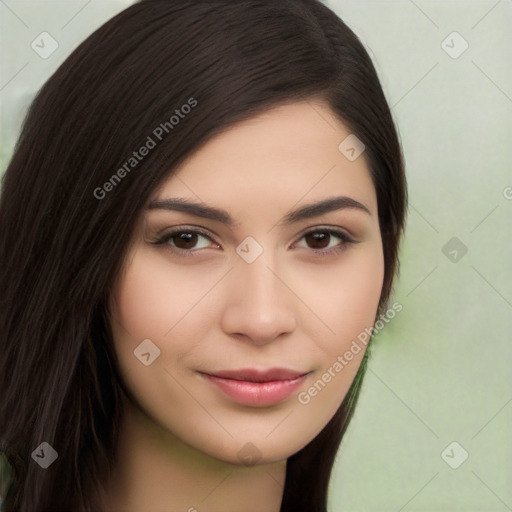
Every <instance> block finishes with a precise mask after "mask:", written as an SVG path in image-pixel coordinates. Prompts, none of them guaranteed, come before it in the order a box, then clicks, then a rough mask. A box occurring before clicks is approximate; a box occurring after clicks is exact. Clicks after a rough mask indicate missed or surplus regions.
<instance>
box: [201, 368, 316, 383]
mask: <svg viewBox="0 0 512 512" xmlns="http://www.w3.org/2000/svg"><path fill="white" fill-rule="evenodd" d="M306 373H307V372H298V371H295V370H288V369H286V368H271V369H268V370H257V369H253V368H247V369H243V370H225V371H220V372H215V373H210V374H209V375H211V376H212V377H220V378H221V379H232V380H242V381H246V382H272V381H282V380H294V379H297V378H298V377H302V376H303V375H305V374H306Z"/></svg>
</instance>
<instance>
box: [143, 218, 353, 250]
mask: <svg viewBox="0 0 512 512" xmlns="http://www.w3.org/2000/svg"><path fill="white" fill-rule="evenodd" d="M162 231H165V232H164V234H160V233H162ZM346 231H348V230H346V229H345V228H341V227H340V226H325V225H324V226H322V225H313V226H310V227H309V228H306V229H305V230H304V231H303V232H302V233H301V234H300V236H299V237H298V238H297V239H296V241H295V242H293V244H292V247H293V246H294V245H295V244H297V243H298V242H300V240H302V239H303V238H304V237H305V236H307V235H309V234H311V233H318V232H324V233H328V234H329V235H334V236H335V237H336V238H339V239H340V240H342V242H343V243H341V244H339V245H336V246H334V247H330V248H329V249H313V248H307V247H306V248H302V249H309V251H310V252H312V253H313V254H315V255H317V256H320V255H325V256H327V255H330V254H332V253H335V252H338V251H340V250H343V249H344V248H345V246H346V245H347V244H355V243H359V242H358V241H357V240H355V239H354V238H353V237H352V236H351V235H349V234H348V233H347V232H346ZM183 232H190V233H195V234H199V235H201V236H204V237H205V238H208V239H209V240H210V241H211V242H212V243H214V244H216V245H218V246H220V245H221V244H219V243H218V242H217V241H216V240H215V238H214V237H213V236H212V233H211V232H210V231H209V230H207V229H205V228H202V227H200V226H194V225H178V226H174V227H172V228H171V229H169V230H168V231H166V230H160V231H159V232H158V233H157V234H156V235H155V237H156V240H155V241H152V242H150V243H151V244H152V245H165V244H166V243H167V242H168V241H169V240H170V239H171V238H172V237H173V236H175V235H176V234H179V233H183ZM169 249H170V250H171V251H173V252H174V253H177V254H179V255H183V256H196V254H195V253H197V252H198V251H201V249H188V250H187V249H180V248H179V247H172V246H170V247H169Z"/></svg>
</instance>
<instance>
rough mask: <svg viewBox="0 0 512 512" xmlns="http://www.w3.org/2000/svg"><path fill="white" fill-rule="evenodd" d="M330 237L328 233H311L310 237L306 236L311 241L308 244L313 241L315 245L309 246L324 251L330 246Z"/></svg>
mask: <svg viewBox="0 0 512 512" xmlns="http://www.w3.org/2000/svg"><path fill="white" fill-rule="evenodd" d="M329 236H330V235H329V234H326V233H311V234H309V235H306V237H308V238H310V240H308V243H309V242H310V241H311V239H312V242H313V243H312V244H311V243H309V245H310V246H311V247H312V248H313V249H324V248H325V247H327V246H328V245H329ZM325 242H327V243H325Z"/></svg>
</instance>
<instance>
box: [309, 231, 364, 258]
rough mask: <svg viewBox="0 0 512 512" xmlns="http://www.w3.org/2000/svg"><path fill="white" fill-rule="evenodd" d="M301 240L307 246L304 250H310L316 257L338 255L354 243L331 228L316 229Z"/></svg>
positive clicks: (343, 233) (345, 235)
mask: <svg viewBox="0 0 512 512" xmlns="http://www.w3.org/2000/svg"><path fill="white" fill-rule="evenodd" d="M303 239H304V240H305V242H306V244H307V246H306V248H307V249H312V250H313V253H314V254H315V255H316V256H324V255H330V254H334V253H338V252H340V251H342V250H344V249H345V248H346V245H347V244H354V243H356V241H355V240H354V239H352V238H351V237H350V236H348V235H347V234H346V233H345V232H343V231H339V230H336V229H332V228H316V229H314V230H311V231H308V232H307V233H305V234H304V235H302V238H301V239H300V240H303ZM336 239H338V241H336Z"/></svg>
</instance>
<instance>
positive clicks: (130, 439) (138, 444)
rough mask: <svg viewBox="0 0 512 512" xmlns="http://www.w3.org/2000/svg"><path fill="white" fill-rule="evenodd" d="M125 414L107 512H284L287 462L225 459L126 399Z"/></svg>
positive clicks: (107, 493)
mask: <svg viewBox="0 0 512 512" xmlns="http://www.w3.org/2000/svg"><path fill="white" fill-rule="evenodd" d="M123 414H124V417H123V422H122V427H121V431H120V433H119V441H118V447H117V459H116V470H115V475H114V476H113V478H112V479H111V481H110V482H108V483H107V484H106V485H105V488H104V498H103V501H104V510H105V512H109V511H113V510H115V511H119V512H121V511H122V512H142V511H149V510H151V511H154V512H175V511H176V512H177V511H180V512H181V511H183V512H206V511H207V512H233V511H234V510H236V511H237V512H261V511H262V510H265V511H266V512H279V510H280V506H281V500H282V496H283V489H284V481H285V475H286V461H280V462H276V463H272V464H264V465H255V466H250V467H248V466H243V465H236V464H231V463H228V462H224V461H221V460H218V459H214V458H212V457H210V456H209V455H207V454H204V453H202V452H200V451H198V450H197V449H195V448H193V447H191V446H189V445H187V444H185V443H183V442H182V441H181V440H180V439H178V438H177V437H176V436H174V435H173V434H171V433H170V432H168V431H167V430H165V429H163V428H162V427H161V426H159V425H157V424H155V423H154V422H153V421H152V420H151V419H150V418H148V417H147V416H146V415H145V414H144V413H143V412H142V411H140V410H139V409H137V408H136V407H135V406H133V405H132V404H131V403H130V402H129V401H127V400H125V407H124V413H123Z"/></svg>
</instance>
